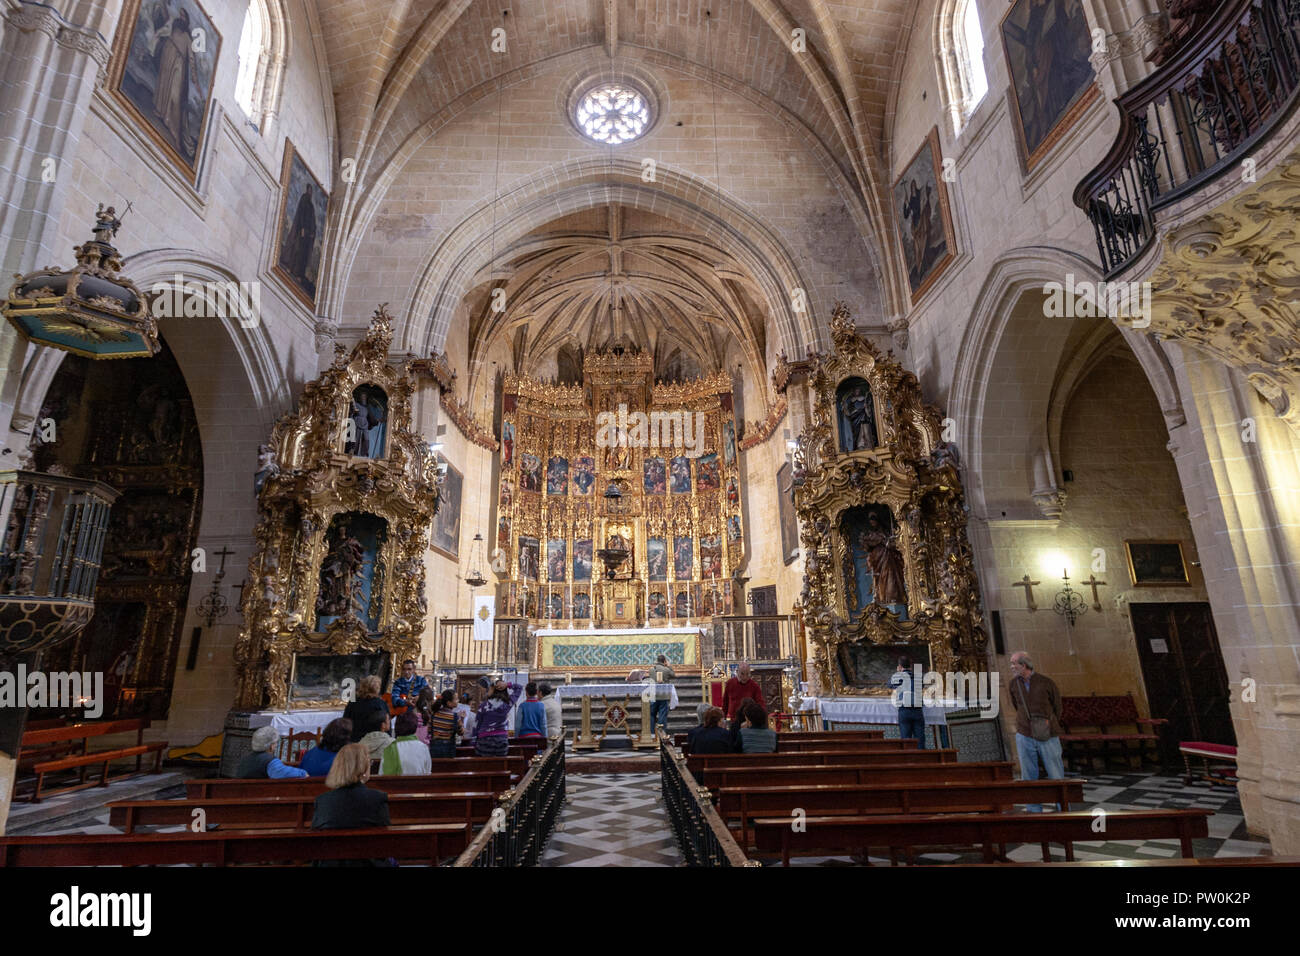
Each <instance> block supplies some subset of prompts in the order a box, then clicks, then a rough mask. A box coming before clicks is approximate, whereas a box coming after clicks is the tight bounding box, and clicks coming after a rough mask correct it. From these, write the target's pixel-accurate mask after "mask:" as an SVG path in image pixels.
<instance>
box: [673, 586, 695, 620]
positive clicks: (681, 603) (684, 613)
mask: <svg viewBox="0 0 1300 956" xmlns="http://www.w3.org/2000/svg"><path fill="white" fill-rule="evenodd" d="M674 604H675V605H676V606H675V607H674V608H673V611H674V617H690V616H691V599H690V596H689V595H688V594H687V593H686V592H685V591H678V592H677V600H676V601H675V602H674Z"/></svg>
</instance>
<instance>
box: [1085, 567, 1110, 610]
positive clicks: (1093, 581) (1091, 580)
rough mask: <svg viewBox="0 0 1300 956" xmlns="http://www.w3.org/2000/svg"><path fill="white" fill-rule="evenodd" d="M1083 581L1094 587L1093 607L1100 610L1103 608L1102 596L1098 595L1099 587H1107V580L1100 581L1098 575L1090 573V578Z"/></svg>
mask: <svg viewBox="0 0 1300 956" xmlns="http://www.w3.org/2000/svg"><path fill="white" fill-rule="evenodd" d="M1083 583H1084V584H1086V585H1088V586H1089V587H1090V588H1092V606H1093V608H1094V609H1095V610H1098V611H1100V610H1101V598H1099V597H1097V588H1100V587H1105V586H1106V582H1105V581H1098V580H1097V575H1095V574H1090V575H1088V580H1086V581H1084V582H1083Z"/></svg>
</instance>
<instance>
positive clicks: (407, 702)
mask: <svg viewBox="0 0 1300 956" xmlns="http://www.w3.org/2000/svg"><path fill="white" fill-rule="evenodd" d="M428 686H429V682H428V680H426V679H425V677H424V676H423V675H421V674H417V673H416V672H415V661H413V660H410V659H409V658H408V659H407V660H404V661H402V676H401V677H399V678H397V680H395V681H393V706H394V707H413V706H414V705H415V699H416V698H417V697H419V696H420V691H422V690H424V689H425V688H426V687H428Z"/></svg>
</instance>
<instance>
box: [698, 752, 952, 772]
mask: <svg viewBox="0 0 1300 956" xmlns="http://www.w3.org/2000/svg"><path fill="white" fill-rule="evenodd" d="M873 763H889V764H897V763H910V764H927V765H931V766H933V765H934V764H945V765H948V764H953V765H955V764H956V763H957V751H955V750H887V751H883V752H881V751H874V750H872V751H861V750H850V751H843V752H840V751H834V750H832V751H819V750H818V751H807V752H804V753H789V754H787V753H774V754H692V755H691V756H690V757H687V758H686V766H687V767H689V768H690V771H691V773H696V771H702V770H716V769H721V768H723V767H726V768H736V769H739V768H741V767H814V766H824V767H829V766H835V765H848V764H856V765H863V766H866V765H869V764H873Z"/></svg>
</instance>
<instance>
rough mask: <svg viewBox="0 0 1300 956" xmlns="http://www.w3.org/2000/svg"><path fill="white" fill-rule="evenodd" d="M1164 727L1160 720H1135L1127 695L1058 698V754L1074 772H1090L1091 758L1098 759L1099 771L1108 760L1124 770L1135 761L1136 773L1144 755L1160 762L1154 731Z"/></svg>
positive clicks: (1130, 696)
mask: <svg viewBox="0 0 1300 956" xmlns="http://www.w3.org/2000/svg"><path fill="white" fill-rule="evenodd" d="M1167 723H1169V721H1167V720H1164V719H1163V718H1157V719H1151V718H1146V717H1139V716H1138V712H1137V705H1136V704H1135V703H1134V702H1133V695H1132V694H1131V693H1130V694H1117V695H1100V696H1099V695H1097V694H1093V695H1092V696H1090V697H1062V698H1061V731H1062V733H1061V750H1062V753H1063V755H1064V757H1065V760H1066V762H1067V764H1068V765H1069V766H1071V767H1073V768H1075V769H1078V768H1079V766H1080V763H1082V765H1083V768H1084V769H1092V768H1091V767H1090V764H1091V763H1092V760H1093V758H1095V757H1100V758H1101V759H1102V767H1103V769H1104V768H1105V765H1106V763H1107V761H1109V760H1110V759H1112V758H1118V759H1119V760H1120V761H1122V763H1123V765H1124V766H1128V765H1129V763H1130V761H1131V759H1132V758H1133V757H1137V758H1138V763H1137V769H1141V766H1142V760H1143V758H1144V756H1146V755H1147V753H1148V752H1149V753H1150V754H1151V757H1152V760H1153V762H1154V763H1157V764H1159V763H1160V762H1161V757H1160V736H1159V734H1158V733H1157V731H1158V730H1159V728H1160V727H1161V726H1163V725H1164V724H1167ZM1124 728H1131V729H1128V730H1126V729H1124ZM1130 745H1136V746H1135V747H1134V746H1130Z"/></svg>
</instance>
